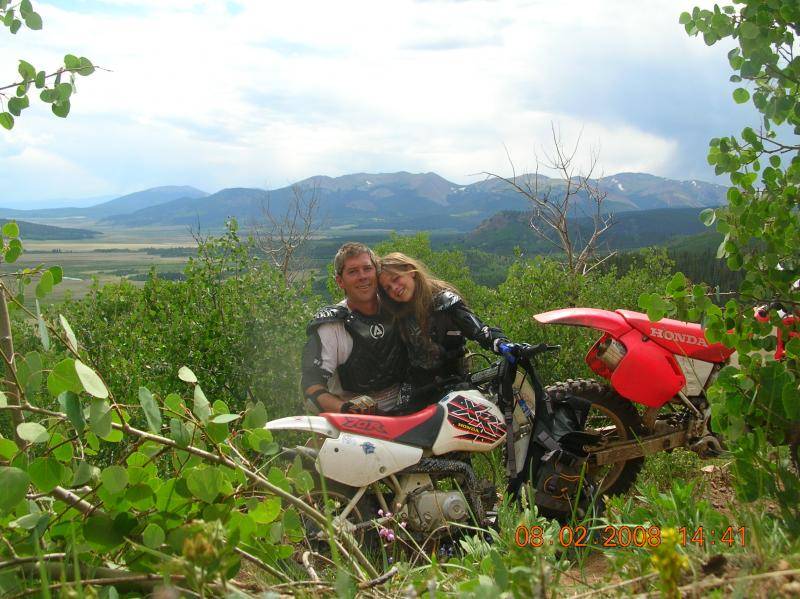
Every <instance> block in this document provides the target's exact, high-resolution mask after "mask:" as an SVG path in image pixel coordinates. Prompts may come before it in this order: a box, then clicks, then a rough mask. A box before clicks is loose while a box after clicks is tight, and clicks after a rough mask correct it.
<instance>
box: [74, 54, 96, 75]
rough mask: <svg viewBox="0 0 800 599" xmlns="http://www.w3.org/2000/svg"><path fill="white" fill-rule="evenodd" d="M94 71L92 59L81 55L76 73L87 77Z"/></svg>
mask: <svg viewBox="0 0 800 599" xmlns="http://www.w3.org/2000/svg"><path fill="white" fill-rule="evenodd" d="M92 73H94V65H93V64H92V61H91V60H89V59H88V58H86V57H85V56H81V64H80V67H79V70H78V74H79V75H82V76H84V77H87V76H89V75H91V74H92Z"/></svg>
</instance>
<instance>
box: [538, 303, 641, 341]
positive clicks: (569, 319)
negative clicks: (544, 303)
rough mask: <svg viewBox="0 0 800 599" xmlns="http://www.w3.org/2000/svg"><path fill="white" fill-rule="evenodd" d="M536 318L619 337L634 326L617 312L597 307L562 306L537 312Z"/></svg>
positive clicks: (540, 320) (549, 322) (539, 320)
mask: <svg viewBox="0 0 800 599" xmlns="http://www.w3.org/2000/svg"><path fill="white" fill-rule="evenodd" d="M534 319H536V321H537V322H540V323H542V324H565V325H569V326H574V327H588V328H590V329H597V330H598V331H603V332H604V333H608V334H609V335H611V336H613V337H615V338H617V339H619V337H621V336H622V335H624V334H625V333H627V332H628V331H630V330H631V329H632V328H633V327H631V325H629V324H628V323H627V322H626V321H625V319H624V318H623V317H622V316H620V315H619V314H617V313H616V312H610V311H608V310H599V309H597V308H562V309H560V310H551V311H550V312H542V313H541V314H535V315H534Z"/></svg>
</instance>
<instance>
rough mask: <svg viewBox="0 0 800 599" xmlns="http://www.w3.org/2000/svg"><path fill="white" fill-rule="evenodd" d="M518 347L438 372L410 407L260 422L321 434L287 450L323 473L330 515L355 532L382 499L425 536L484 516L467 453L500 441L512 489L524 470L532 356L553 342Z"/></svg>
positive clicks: (482, 482) (538, 403)
mask: <svg viewBox="0 0 800 599" xmlns="http://www.w3.org/2000/svg"><path fill="white" fill-rule="evenodd" d="M517 348H518V350H517V352H516V353H517V356H516V357H517V359H516V360H515V361H514V362H513V363H511V362H509V361H508V360H507V359H504V358H501V359H499V360H498V361H497V362H495V363H494V364H493V365H492V366H490V367H488V368H485V369H483V370H479V371H477V372H474V373H472V374H470V375H468V376H467V377H466V379H461V380H460V381H458V382H456V381H454V380H450V381H445V384H444V385H443V387H444V396H443V397H442V399H441V400H440V401H439V402H438V403H436V404H433V405H430V406H428V407H425V408H423V409H422V410H420V411H418V412H416V413H412V414H409V415H405V416H377V415H359V414H341V413H323V414H321V415H319V416H293V417H288V418H281V419H278V420H273V421H271V422H268V423H267V424H266V428H267V429H269V430H271V431H280V430H294V431H307V432H310V433H315V434H316V435H318V436H319V437H317V443H316V444H313V443H309V444H307V445H306V446H303V447H300V446H298V447H295V448H293V449H292V450H288V451H290V452H293V453H295V454H297V455H300V456H301V457H302V458H303V459H304V460H305V461H306V463H307V464H308V465H312V464H313V468H315V470H316V472H317V473H318V474H319V476H320V477H324V479H325V483H326V484H325V486H326V495H328V496H331V497H334V498H335V499H336V502H337V505H336V508H337V511H338V513H337V514H335V516H336V518H335V523H336V525H337V526H341V527H343V528H345V529H346V530H348V531H349V532H351V533H352V534H354V535H356V538H358V535H359V534H360V533H361V534H363V531H364V530H365V529H367V528H369V527H374V526H375V524H376V523H377V524H380V518H377V519H376V515H377V514H378V510H379V509H380V510H382V511H383V513H384V514H386V513H389V512H391V513H393V514H394V517H395V518H398V519H401V520H402V521H405V522H406V530H407V531H408V532H410V533H412V534H414V535H415V536H416V538H418V539H420V540H422V541H424V540H427V539H431V538H437V536H438V535H442V534H448V533H449V528H450V526H451V525H452V524H453V523H456V524H459V523H463V524H465V523H467V522H468V521H469V520H470V518H471V517H472V519H473V520H474V521H475V523H477V524H478V525H480V526H486V525H490V524H491V521H492V516H493V515H492V513H491V512H492V510H493V509H494V508H495V506H496V503H497V493H496V490H495V486H494V485H493V484H492V482H491V481H489V480H488V479H480V478H479V477H478V476H477V475H476V474H475V471H474V470H473V467H472V464H471V460H470V458H471V456H473V455H475V454H478V453H486V452H491V451H493V450H496V449H499V448H502V447H504V448H505V450H506V451H505V454H506V457H505V461H506V474H507V476H508V483H509V487H510V488H511V489H512V491H513V490H515V489H518V488H519V486H520V485H521V484H522V483H524V482H525V481H526V480H527V479H528V476H529V473H530V472H531V470H530V463H531V457H530V456H531V455H532V454H533V453H535V452H533V451H532V449H533V447H534V445H535V443H534V442H533V438H534V430H535V413H536V411H537V410H538V409H543V403H542V402H543V399H544V391H543V387H542V384H541V381H540V380H539V378H538V376H537V374H536V372H535V370H534V368H533V365H532V363H531V359H532V358H533V357H534V356H536V355H537V354H541V353H543V352H547V351H551V350H557V349H559V346H549V345H545V344H540V345H537V346H530V345H520V346H517ZM447 383H449V385H448V384H447ZM540 455H541V454H540ZM314 493H315V494H316V495H317V497H320V496H321V494H322V492H321V490H320V489H316V490H315V491H314ZM365 512H366V513H365ZM370 512H372V513H370ZM319 535H320V537H322V536H323V535H324V531H319Z"/></svg>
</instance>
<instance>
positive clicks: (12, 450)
mask: <svg viewBox="0 0 800 599" xmlns="http://www.w3.org/2000/svg"><path fill="white" fill-rule="evenodd" d="M17 451H19V448H18V447H17V444H16V443H14V442H13V441H12V440H11V439H0V458H3V459H5V460H8V461H9V462H10V461H11V458H13V457H14V456H15V455H16V454H17ZM0 480H2V478H0Z"/></svg>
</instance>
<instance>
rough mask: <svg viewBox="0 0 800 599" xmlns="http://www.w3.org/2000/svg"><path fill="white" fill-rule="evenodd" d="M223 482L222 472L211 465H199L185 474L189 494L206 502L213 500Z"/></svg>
mask: <svg viewBox="0 0 800 599" xmlns="http://www.w3.org/2000/svg"><path fill="white" fill-rule="evenodd" d="M223 482H224V477H223V475H222V472H220V471H219V470H218V469H217V468H214V467H213V466H200V467H198V468H194V469H192V470H190V471H189V472H188V473H187V475H186V486H187V487H188V488H189V491H190V492H191V494H192V495H194V496H195V497H197V498H198V499H200V500H201V501H205V502H206V503H213V502H214V499H216V497H217V495H219V493H220V491H221V490H222V485H223Z"/></svg>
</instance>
